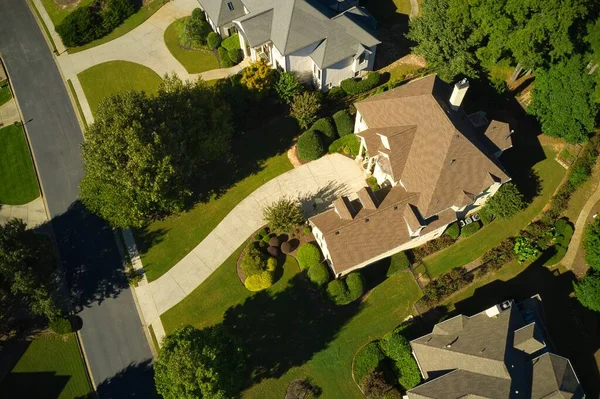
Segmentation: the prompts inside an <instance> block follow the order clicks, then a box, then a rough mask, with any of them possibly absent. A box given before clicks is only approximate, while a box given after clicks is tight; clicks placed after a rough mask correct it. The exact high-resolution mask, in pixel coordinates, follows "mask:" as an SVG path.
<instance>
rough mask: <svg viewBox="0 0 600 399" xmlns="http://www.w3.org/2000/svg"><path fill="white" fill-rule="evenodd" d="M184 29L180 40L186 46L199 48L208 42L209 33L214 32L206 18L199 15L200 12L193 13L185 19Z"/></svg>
mask: <svg viewBox="0 0 600 399" xmlns="http://www.w3.org/2000/svg"><path fill="white" fill-rule="evenodd" d="M184 21H185V22H184V26H183V30H182V31H181V34H180V37H179V40H180V41H181V42H182V43H181V44H183V46H184V47H186V48H199V47H202V46H204V45H205V44H206V39H207V37H208V34H209V33H210V32H212V28H211V27H210V25H209V23H208V22H206V19H205V18H201V17H198V14H197V13H196V14H193V13H192V16H191V17H188V18H186V19H184Z"/></svg>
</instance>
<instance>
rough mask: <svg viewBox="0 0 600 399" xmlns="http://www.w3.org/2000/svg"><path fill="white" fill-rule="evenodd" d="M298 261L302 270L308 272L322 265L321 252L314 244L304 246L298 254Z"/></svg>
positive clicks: (299, 249)
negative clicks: (313, 267)
mask: <svg viewBox="0 0 600 399" xmlns="http://www.w3.org/2000/svg"><path fill="white" fill-rule="evenodd" d="M296 259H297V260H298V265H299V266H300V269H301V270H307V269H309V268H311V267H312V266H315V265H319V264H320V263H321V250H320V249H319V247H317V246H316V245H314V244H311V243H306V244H302V245H301V246H300V248H298V252H296Z"/></svg>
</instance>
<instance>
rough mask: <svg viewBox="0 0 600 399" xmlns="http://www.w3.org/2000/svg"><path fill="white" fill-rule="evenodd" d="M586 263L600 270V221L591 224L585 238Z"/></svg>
mask: <svg viewBox="0 0 600 399" xmlns="http://www.w3.org/2000/svg"><path fill="white" fill-rule="evenodd" d="M583 249H585V260H586V262H587V263H588V264H589V265H590V266H591V267H593V268H594V269H596V270H600V219H596V220H595V221H594V223H592V224H590V225H589V226H588V227H587V228H586V230H585V233H584V236H583Z"/></svg>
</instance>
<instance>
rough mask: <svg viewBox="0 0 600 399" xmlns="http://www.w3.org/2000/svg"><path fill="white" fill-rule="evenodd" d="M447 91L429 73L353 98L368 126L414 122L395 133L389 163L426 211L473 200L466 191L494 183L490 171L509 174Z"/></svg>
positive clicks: (377, 127) (477, 190)
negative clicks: (453, 106)
mask: <svg viewBox="0 0 600 399" xmlns="http://www.w3.org/2000/svg"><path fill="white" fill-rule="evenodd" d="M449 96H450V87H449V86H448V85H447V84H445V83H443V82H442V81H441V80H439V79H438V78H437V76H436V75H429V76H427V77H425V78H422V79H419V80H415V81H413V82H410V83H408V84H406V85H403V86H400V87H398V88H395V89H393V90H389V91H387V92H385V93H382V94H379V95H376V96H372V97H369V98H367V99H365V100H363V101H360V102H358V103H356V104H355V105H356V108H357V110H358V111H359V112H360V113H361V115H362V117H363V119H364V121H365V122H366V124H367V125H368V127H369V129H368V130H369V131H371V130H372V131H374V132H377V131H378V130H382V129H386V130H388V129H397V130H398V129H399V128H400V127H405V128H407V127H413V129H414V130H405V131H404V132H403V133H402V134H398V135H397V136H395V137H399V138H402V140H403V141H402V142H399V143H398V144H399V147H400V148H401V149H397V150H395V149H394V148H393V144H392V143H390V147H391V153H390V169H392V171H393V177H394V179H397V180H402V183H403V184H404V186H405V187H406V189H407V190H408V191H411V192H418V193H419V194H420V196H419V202H418V203H417V204H416V205H417V206H418V208H419V211H420V212H421V214H422V215H423V216H424V217H429V216H431V215H434V214H436V213H438V212H440V211H442V210H444V209H446V208H449V207H451V206H453V205H455V206H464V205H467V204H468V203H470V202H471V201H470V200H469V199H468V197H466V196H465V195H464V194H462V192H463V191H466V192H468V193H474V194H479V193H480V192H482V191H483V190H485V189H486V188H488V187H489V186H490V184H488V182H489V176H488V175H489V174H491V175H493V176H494V177H496V178H497V179H498V180H500V181H502V182H504V181H507V180H508V179H509V177H508V176H507V175H506V173H505V172H504V171H503V170H502V167H501V166H500V165H499V164H498V162H497V160H495V158H494V157H493V155H492V154H491V153H490V151H489V150H488V149H487V148H485V146H484V145H483V144H482V143H481V142H480V140H479V139H478V138H477V137H476V134H475V131H474V129H473V127H472V126H471V124H470V122H469V121H468V118H467V116H466V114H465V113H464V112H463V111H462V110H459V111H456V112H455V111H451V110H450V108H449V106H448V103H447V100H448V98H449ZM409 133H410V134H412V137H411V136H409V135H408V134H409ZM361 134H363V133H361ZM364 134H365V135H371V134H372V133H371V132H367V133H364ZM372 143H376V142H375V141H374V140H367V139H366V144H367V151H369V154H370V155H373V154H374V153H375V152H378V151H379V146H378V148H376V149H373V148H369V145H370V144H372ZM396 157H397V158H396Z"/></svg>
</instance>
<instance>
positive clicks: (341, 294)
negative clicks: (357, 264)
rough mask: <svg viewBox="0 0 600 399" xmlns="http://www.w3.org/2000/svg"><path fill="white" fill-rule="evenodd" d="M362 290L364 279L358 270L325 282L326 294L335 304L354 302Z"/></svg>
mask: <svg viewBox="0 0 600 399" xmlns="http://www.w3.org/2000/svg"><path fill="white" fill-rule="evenodd" d="M363 292H364V281H363V278H362V276H361V274H360V273H359V272H352V273H350V274H348V276H346V278H344V279H336V280H333V281H331V282H329V284H327V294H328V295H329V297H330V298H331V300H332V301H333V302H334V303H335V304H336V305H347V304H349V303H352V302H354V301H355V300H357V299H358V298H360V296H361V295H362V294H363Z"/></svg>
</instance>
